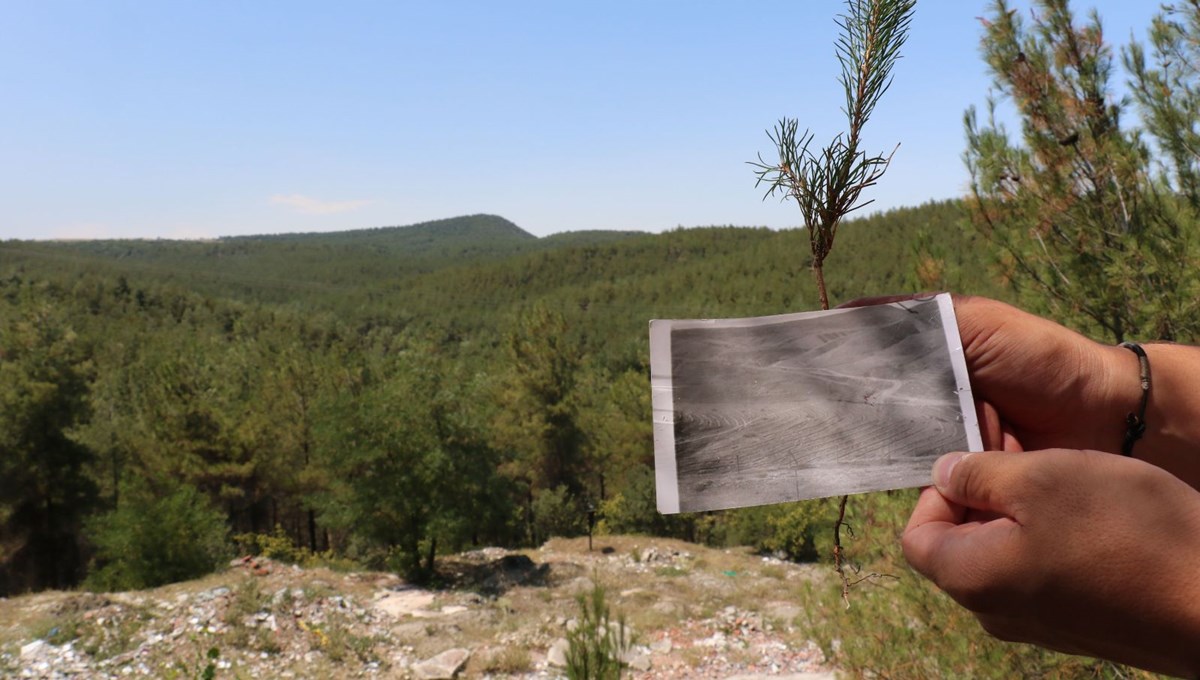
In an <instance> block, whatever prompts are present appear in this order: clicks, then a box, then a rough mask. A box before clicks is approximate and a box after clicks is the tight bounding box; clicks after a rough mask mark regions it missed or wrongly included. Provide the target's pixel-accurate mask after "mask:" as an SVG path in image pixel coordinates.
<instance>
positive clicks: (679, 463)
mask: <svg viewBox="0 0 1200 680" xmlns="http://www.w3.org/2000/svg"><path fill="white" fill-rule="evenodd" d="M650 374H651V377H650V382H651V389H652V392H653V396H652V400H653V408H654V467H655V478H656V484H657V491H658V509H659V512H663V513H676V512H695V511H700V510H718V509H725V508H737V507H745V506H751V505H767V504H770V503H781V502H785V501H797V500H804V499H809V498H823V497H826V496H841V495H846V494H852V493H862V492H867V491H883V490H887V489H899V488H905V487H914V486H924V485H928V484H930V483H931V479H930V470H931V468H932V466H933V462H934V461H935V460H936V459H937V458H938V456H940V455H941V454H943V453H947V452H950V451H982V450H983V443H982V439H981V438H980V435H979V425H978V422H977V420H976V416H975V406H974V400H973V398H972V396H971V385H970V382H969V381H968V378H967V367H966V360H965V358H964V356H963V351H962V341H961V339H960V338H959V335H958V324H957V321H956V319H955V316H954V306H953V303H952V301H951V298H950V296H949V295H948V294H940V295H936V296H932V297H928V298H923V299H916V300H909V301H904V302H894V303H890V304H885V305H877V306H873V307H858V308H850V309H832V310H829V311H822V312H803V313H798V314H783V315H779V316H764V317H754V318H746V319H705V320H698V319H697V320H655V321H651V322H650Z"/></svg>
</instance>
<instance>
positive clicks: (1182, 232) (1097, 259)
mask: <svg viewBox="0 0 1200 680" xmlns="http://www.w3.org/2000/svg"><path fill="white" fill-rule="evenodd" d="M989 16H990V18H988V19H985V20H984V26H985V34H984V38H983V43H982V47H983V53H984V58H985V60H986V61H987V64H988V67H989V69H990V71H991V73H992V75H993V79H994V86H995V88H996V90H997V91H998V93H999V94H1000V95H1002V96H1003V97H1004V98H1006V99H1008V100H1010V101H1011V102H1012V104H1013V105H1014V106H1015V107H1016V109H1017V113H1018V114H1019V116H1020V121H1021V132H1020V137H1019V138H1018V139H1016V140H1014V139H1013V138H1011V137H1010V136H1009V133H1008V131H1007V130H1006V129H1005V127H1004V126H1003V125H1002V124H1000V123H998V122H996V120H995V118H994V115H993V114H994V106H995V104H994V102H993V103H991V104H989V115H988V119H987V121H986V122H984V123H980V121H979V120H978V118H977V115H976V112H975V111H974V109H972V110H969V111H968V112H967V114H966V129H967V139H968V149H967V151H966V156H965V158H966V162H967V167H968V169H969V170H970V173H971V178H972V196H971V205H972V209H973V214H974V219H975V222H976V224H977V225H978V227H979V229H980V230H981V231H982V233H983V234H984V235H985V236H986V237H987V238H988V239H989V240H990V241H991V242H992V243H993V244H994V245H996V246H998V247H999V249H1000V250H1001V252H1002V255H1001V258H1000V264H1001V267H1002V274H1003V276H1004V277H1005V278H1006V280H1007V282H1008V283H1009V284H1010V285H1011V286H1012V288H1013V289H1014V290H1015V291H1016V292H1017V293H1018V295H1020V297H1021V299H1022V301H1023V302H1025V304H1027V305H1029V306H1031V307H1035V308H1038V309H1040V310H1041V311H1045V312H1049V313H1051V314H1053V315H1054V316H1055V317H1056V318H1059V319H1062V320H1064V321H1066V322H1068V323H1073V324H1075V325H1076V326H1078V327H1080V328H1081V329H1083V330H1086V331H1089V332H1091V333H1093V334H1096V335H1104V336H1107V337H1108V338H1109V339H1111V340H1113V341H1121V340H1124V339H1126V338H1128V337H1143V338H1161V339H1168V340H1171V339H1177V340H1187V339H1191V338H1193V337H1195V334H1196V332H1197V330H1200V315H1198V314H1197V309H1198V308H1197V306H1196V302H1195V300H1196V293H1197V291H1198V289H1197V274H1196V270H1195V267H1193V266H1191V263H1192V262H1194V261H1195V260H1194V256H1195V251H1194V235H1195V220H1194V218H1193V217H1192V215H1191V214H1190V210H1187V209H1184V206H1181V205H1179V204H1178V202H1177V201H1176V199H1175V197H1174V196H1173V195H1172V194H1171V193H1170V192H1169V191H1167V190H1166V186H1167V185H1166V183H1165V182H1164V181H1163V178H1162V177H1161V176H1159V175H1156V173H1155V172H1154V156H1153V154H1152V153H1151V151H1150V149H1149V148H1148V147H1147V145H1146V144H1145V143H1144V141H1143V139H1142V137H1141V135H1140V134H1139V133H1138V132H1137V131H1136V130H1132V129H1130V128H1129V127H1128V126H1125V125H1124V124H1123V120H1122V115H1123V113H1124V112H1125V110H1126V106H1125V102H1123V101H1120V100H1118V99H1117V98H1116V97H1115V95H1114V93H1113V87H1112V72H1113V56H1112V51H1111V49H1110V48H1109V46H1108V45H1107V44H1105V42H1104V40H1103V32H1102V29H1101V24H1100V18H1099V16H1098V15H1096V14H1095V13H1094V12H1093V13H1092V15H1091V17H1090V18H1089V20H1088V21H1087V22H1086V23H1083V24H1077V23H1076V21H1075V17H1074V15H1073V14H1072V12H1071V10H1070V7H1069V3H1068V0H1039V2H1038V3H1037V9H1036V11H1035V12H1034V14H1033V19H1032V20H1031V22H1030V23H1028V24H1027V23H1026V22H1025V20H1024V19H1023V18H1022V17H1021V15H1020V14H1019V13H1018V12H1017V11H1016V10H1014V9H1011V8H1010V7H1009V4H1008V2H1007V0H996V2H995V3H993V5H992V8H991V12H990V13H989ZM1134 54H1135V55H1136V54H1140V51H1135V53H1134ZM1152 81H1153V78H1152V77H1150V76H1149V75H1148V74H1147V75H1146V77H1144V78H1143V82H1144V83H1145V84H1146V87H1150V83H1151V82H1152ZM1151 89H1153V88H1151ZM1151 101H1152V104H1151V105H1150V108H1151V115H1150V119H1151V120H1160V123H1156V125H1157V126H1158V128H1159V129H1161V130H1162V131H1163V133H1164V134H1167V135H1168V137H1170V136H1171V135H1174V134H1175V132H1177V131H1178V129H1179V128H1178V127H1175V128H1172V127H1171V125H1169V124H1168V123H1166V122H1161V121H1166V120H1168V119H1170V120H1175V119H1176V118H1177V117H1182V119H1183V120H1186V121H1187V123H1186V126H1191V125H1194V124H1195V120H1196V118H1195V112H1194V110H1193V111H1190V112H1189V110H1188V106H1189V105H1188V103H1187V100H1186V99H1177V98H1173V97H1172V96H1171V95H1170V94H1169V93H1162V92H1158V93H1154V94H1153V98H1152V100H1151ZM1154 107H1157V109H1155V108H1154ZM1155 110H1158V111H1160V113H1157V114H1156V113H1154V111H1155ZM1178 122H1179V121H1176V123H1178ZM1178 179H1179V181H1180V183H1181V184H1182V185H1187V184H1188V183H1190V182H1191V181H1192V180H1191V179H1190V175H1187V174H1186V173H1184V174H1182V175H1180V176H1179V178H1178Z"/></svg>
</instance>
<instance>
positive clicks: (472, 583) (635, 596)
mask: <svg viewBox="0 0 1200 680" xmlns="http://www.w3.org/2000/svg"><path fill="white" fill-rule="evenodd" d="M443 568H444V570H445V572H446V574H447V579H446V580H447V582H448V583H449V585H448V586H446V587H444V588H442V589H437V590H427V589H422V588H418V587H415V586H412V585H410V584H408V583H405V582H404V581H402V580H401V579H400V578H398V577H396V576H395V575H392V574H384V573H365V572H354V573H338V572H333V571H329V570H328V569H323V568H316V569H303V568H300V567H297V566H291V565H283V564H278V563H273V562H270V561H268V560H256V559H249V558H247V559H243V560H236V561H235V562H234V563H233V564H231V565H230V567H229V568H228V569H227V570H225V571H223V572H222V573H219V574H214V575H212V576H210V577H208V578H205V579H202V580H199V581H191V582H187V583H180V584H174V585H171V586H166V587H163V588H158V589H154V590H148V591H139V592H131V593H106V594H93V593H84V592H69V593H68V592H53V593H39V594H36V595H27V596H22V597H16V598H10V599H7V600H6V599H0V675H2V676H4V677H21V678H127V677H130V678H133V677H153V678H358V677H379V678H451V677H455V676H458V677H521V678H533V677H559V676H563V675H565V672H564V669H563V664H564V657H565V650H566V647H567V644H566V639H565V638H566V635H567V632H568V630H570V629H572V628H573V627H574V626H575V625H577V624H576V622H577V620H578V617H579V616H580V608H579V604H578V602H577V601H576V597H577V595H579V594H583V593H590V592H591V591H592V590H593V588H594V586H595V585H600V586H601V587H603V588H604V590H605V592H606V595H607V602H608V605H609V607H610V609H611V611H612V613H613V615H614V617H615V616H616V615H618V614H619V615H621V616H623V617H624V619H625V621H626V623H627V630H628V631H629V635H630V639H631V644H630V645H629V649H628V650H627V651H626V652H625V657H624V660H625V662H626V663H627V664H628V671H629V672H628V674H627V675H628V677H631V678H685V677H686V678H743V679H746V678H757V677H791V678H812V679H816V678H832V677H834V674H833V672H832V669H830V668H829V667H828V666H827V665H826V663H825V656H824V654H823V653H822V651H821V649H820V648H819V647H818V645H817V644H815V643H814V642H812V641H811V640H809V639H808V637H807V636H806V635H805V632H804V620H805V617H804V615H803V611H802V608H801V607H800V606H799V604H798V603H799V602H803V601H804V600H805V599H806V598H805V597H804V592H805V590H806V589H807V588H810V587H811V584H812V583H813V582H814V581H819V582H821V587H828V584H827V582H828V575H827V574H825V573H824V571H823V570H820V569H819V568H814V567H811V566H806V565H795V564H790V563H787V562H782V561H779V560H775V559H772V558H762V557H757V556H752V555H749V554H747V553H745V552H741V551H727V550H712V549H708V548H704V547H700V546H695V545H691V544H687V543H682V542H678V541H670V540H663V539H649V538H640V537H604V538H603V539H597V540H596V541H595V545H594V550H592V551H589V550H588V548H587V539H576V540H554V541H551V542H550V543H548V544H546V545H545V546H543V547H542V548H540V549H538V550H530V551H521V552H516V551H506V550H501V549H497V548H488V549H484V550H478V551H474V552H470V553H466V554H463V555H459V556H456V557H454V558H448V559H446V560H445V561H444V565H443Z"/></svg>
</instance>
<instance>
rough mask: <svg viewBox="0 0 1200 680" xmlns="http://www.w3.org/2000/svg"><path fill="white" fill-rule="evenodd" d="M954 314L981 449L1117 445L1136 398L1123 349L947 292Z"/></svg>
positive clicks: (1134, 372) (1133, 362)
mask: <svg viewBox="0 0 1200 680" xmlns="http://www.w3.org/2000/svg"><path fill="white" fill-rule="evenodd" d="M912 297H913V296H911V295H904V296H892V297H878V298H863V299H859V300H854V301H851V302H848V303H846V305H843V306H852V307H857V306H864V305H870V304H883V303H886V302H898V301H903V300H908V299H912ZM954 312H955V316H957V317H958V331H959V335H960V336H961V337H962V343H963V353H964V355H965V357H966V361H967V370H968V372H969V373H970V376H971V390H972V392H973V393H974V395H975V400H976V408H977V411H978V416H979V424H980V429H981V430H982V435H983V442H984V446H985V447H987V448H989V449H994V450H1002V451H1021V450H1026V449H1029V450H1033V449H1046V448H1055V447H1063V448H1070V449H1093V450H1097V451H1107V452H1110V453H1118V452H1119V451H1120V447H1121V442H1122V441H1123V438H1124V434H1125V415H1126V414H1127V413H1129V412H1130V411H1131V410H1133V409H1134V406H1135V405H1136V404H1137V399H1138V398H1139V396H1140V392H1138V387H1137V384H1136V382H1137V379H1138V378H1137V376H1138V367H1137V359H1136V357H1135V356H1134V355H1133V354H1132V353H1131V352H1129V351H1128V350H1125V349H1121V348H1119V347H1113V346H1108V345H1102V344H1100V343H1097V342H1094V341H1092V340H1089V339H1088V338H1086V337H1084V336H1083V335H1080V334H1079V333H1076V332H1075V331H1072V330H1070V329H1068V328H1066V327H1064V326H1061V325H1059V324H1057V323H1054V322H1053V321H1048V320H1046V319H1043V318H1041V317H1038V316H1035V315H1033V314H1029V313H1027V312H1024V311H1022V310H1020V309H1017V308H1016V307H1013V306H1011V305H1007V304H1004V303H1003V302H998V301H996V300H990V299H987V298H982V297H971V296H962V295H955V296H954Z"/></svg>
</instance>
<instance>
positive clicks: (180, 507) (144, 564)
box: [86, 486, 230, 590]
mask: <svg viewBox="0 0 1200 680" xmlns="http://www.w3.org/2000/svg"><path fill="white" fill-rule="evenodd" d="M128 496H132V497H131V498H129V500H128V501H126V502H125V503H123V504H122V505H121V506H120V507H119V508H117V509H116V510H112V511H110V512H107V513H105V514H103V515H100V516H99V517H97V518H95V519H94V520H92V521H90V522H88V524H87V527H86V533H87V535H88V537H89V538H90V539H91V541H92V543H93V544H94V545H95V546H96V557H95V560H94V562H93V569H92V572H91V573H90V574H89V575H88V578H87V582H86V585H87V586H88V587H89V588H91V589H93V590H137V589H141V588H152V587H154V586H160V585H163V584H165V583H173V582H176V581H185V580H187V579H192V578H196V577H199V576H203V575H205V574H208V573H210V572H212V571H213V570H214V569H216V568H217V566H218V565H220V564H221V563H222V562H223V561H225V560H227V559H229V555H230V553H229V543H228V540H227V536H228V530H227V528H226V526H225V518H224V515H223V514H222V513H221V512H220V511H219V510H217V509H216V508H214V507H213V506H212V504H211V503H210V502H209V501H208V499H207V498H206V497H205V496H204V495H203V494H201V493H200V492H199V491H197V490H196V489H195V488H194V487H191V486H181V487H179V488H177V489H176V490H175V491H173V492H172V493H170V494H169V495H167V496H163V497H154V496H152V495H150V494H148V493H145V492H140V493H133V494H127V497H128Z"/></svg>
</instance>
